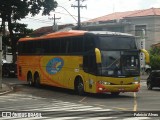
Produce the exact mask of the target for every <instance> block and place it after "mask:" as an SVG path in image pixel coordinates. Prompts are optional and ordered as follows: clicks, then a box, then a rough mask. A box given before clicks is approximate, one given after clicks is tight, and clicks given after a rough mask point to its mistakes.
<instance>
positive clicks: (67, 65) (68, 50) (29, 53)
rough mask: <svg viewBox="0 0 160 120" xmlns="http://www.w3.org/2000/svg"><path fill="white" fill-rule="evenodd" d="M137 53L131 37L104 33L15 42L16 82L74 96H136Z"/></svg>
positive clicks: (73, 33) (53, 35)
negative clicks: (71, 91)
mask: <svg viewBox="0 0 160 120" xmlns="http://www.w3.org/2000/svg"><path fill="white" fill-rule="evenodd" d="M140 52H143V53H144V54H145V59H146V62H149V54H148V52H147V51H146V50H144V49H142V50H140V49H138V48H137V45H136V39H135V37H134V36H132V35H130V34H125V33H116V32H108V31H82V30H81V31H78V30H70V31H63V32H56V33H50V34H47V35H44V36H40V37H35V38H32V37H26V38H21V39H19V41H18V56H17V72H18V79H19V80H23V81H27V82H28V84H29V85H34V86H35V87H39V86H40V85H50V86H56V87H62V88H67V89H72V90H75V91H76V92H77V94H79V95H82V94H84V93H85V92H87V93H106V92H109V93H111V94H112V95H119V93H121V92H137V91H138V90H139V88H140Z"/></svg>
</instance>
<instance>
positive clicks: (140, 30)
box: [135, 25, 147, 37]
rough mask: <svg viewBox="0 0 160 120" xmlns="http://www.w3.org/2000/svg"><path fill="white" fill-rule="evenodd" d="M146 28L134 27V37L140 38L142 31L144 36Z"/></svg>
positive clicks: (143, 26)
mask: <svg viewBox="0 0 160 120" xmlns="http://www.w3.org/2000/svg"><path fill="white" fill-rule="evenodd" d="M146 28H147V26H146V25H136V26H135V36H140V37H142V35H143V30H144V31H145V34H146Z"/></svg>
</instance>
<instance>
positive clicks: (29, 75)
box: [27, 72, 34, 86]
mask: <svg viewBox="0 0 160 120" xmlns="http://www.w3.org/2000/svg"><path fill="white" fill-rule="evenodd" d="M27 83H28V85H29V86H33V85H34V82H33V78H32V73H31V72H28V74H27Z"/></svg>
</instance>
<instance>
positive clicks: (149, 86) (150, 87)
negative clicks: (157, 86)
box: [147, 82, 152, 90]
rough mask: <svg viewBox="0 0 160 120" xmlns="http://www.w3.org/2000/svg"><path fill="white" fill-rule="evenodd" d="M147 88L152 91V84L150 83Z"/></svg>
mask: <svg viewBox="0 0 160 120" xmlns="http://www.w3.org/2000/svg"><path fill="white" fill-rule="evenodd" d="M147 88H148V90H151V89H152V86H151V83H150V82H148V83H147Z"/></svg>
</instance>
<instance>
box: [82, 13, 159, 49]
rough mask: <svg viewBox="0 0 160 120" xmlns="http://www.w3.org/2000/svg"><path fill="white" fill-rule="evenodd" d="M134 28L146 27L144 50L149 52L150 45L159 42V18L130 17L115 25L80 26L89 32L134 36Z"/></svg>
mask: <svg viewBox="0 0 160 120" xmlns="http://www.w3.org/2000/svg"><path fill="white" fill-rule="evenodd" d="M124 21H127V22H124ZM136 26H146V31H145V33H146V36H145V45H144V46H145V49H146V50H149V49H150V48H151V45H152V44H155V43H158V42H160V16H145V17H130V18H125V19H123V20H119V21H118V22H115V23H103V24H94V23H93V24H92V25H86V26H82V29H84V30H90V31H91V30H97V31H98V30H102V31H104V30H108V31H113V32H124V33H129V34H133V35H135V34H136V31H135V30H136ZM139 32H142V31H139ZM139 37H141V36H139Z"/></svg>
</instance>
